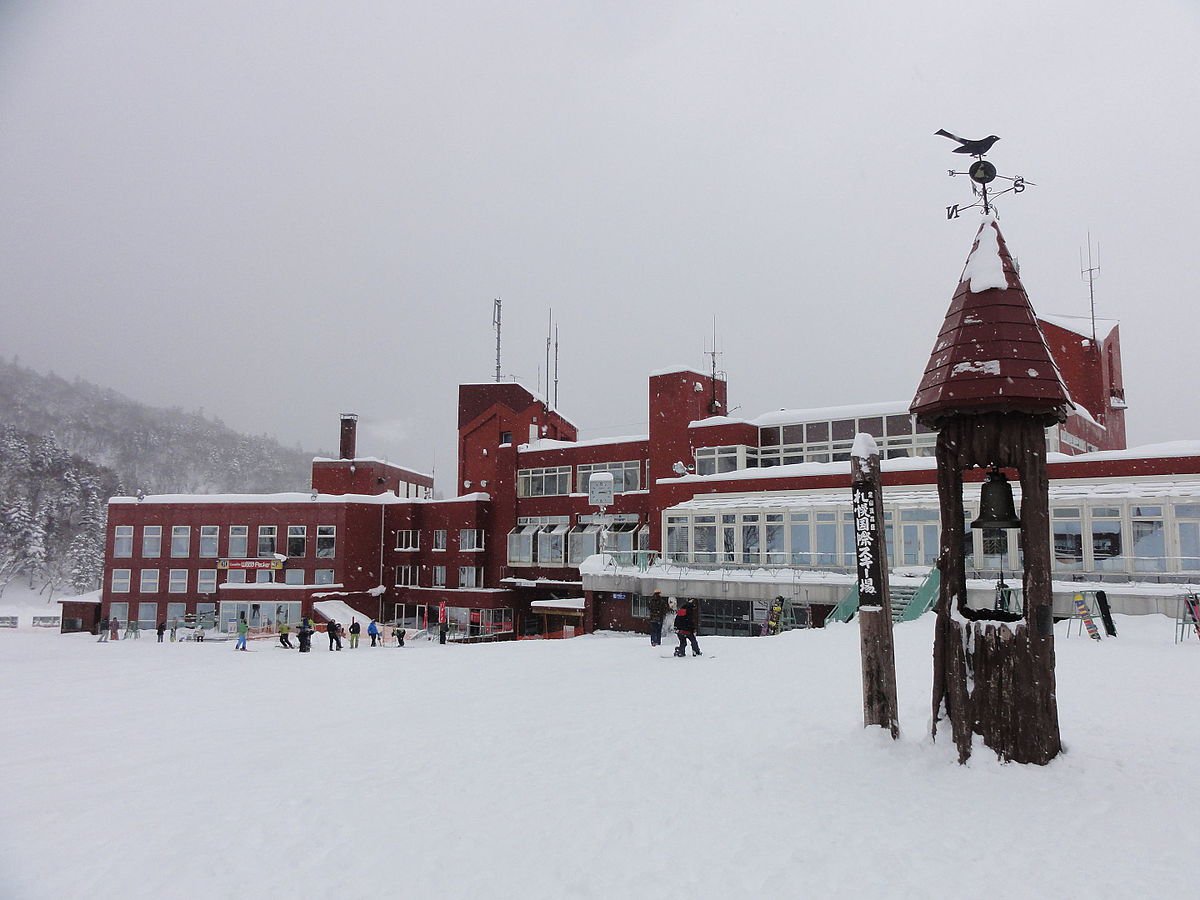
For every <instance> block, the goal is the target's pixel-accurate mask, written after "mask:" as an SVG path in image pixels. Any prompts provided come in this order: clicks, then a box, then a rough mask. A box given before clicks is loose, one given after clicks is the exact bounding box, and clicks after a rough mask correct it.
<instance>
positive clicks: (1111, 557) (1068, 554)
mask: <svg viewBox="0 0 1200 900" xmlns="http://www.w3.org/2000/svg"><path fill="white" fill-rule="evenodd" d="M1050 512H1051V541H1052V545H1053V550H1054V556H1053V568H1054V570H1055V571H1059V572H1095V573H1126V574H1131V575H1133V574H1138V573H1169V572H1197V571H1200V503H1190V502H1183V501H1181V502H1179V503H1174V504H1166V505H1163V504H1155V505H1149V504H1142V503H1137V502H1133V503H1128V504H1105V505H1101V504H1087V505H1085V504H1080V505H1076V506H1059V505H1055V506H1053V507H1052V508H1051V511H1050ZM965 518H966V521H967V522H969V521H970V520H971V519H972V518H973V514H972V513H971V512H970V511H968V512H967V513H966V516H965ZM884 533H885V537H886V540H887V545H888V562H889V565H892V566H931V565H933V564H934V561H935V560H936V559H937V555H938V553H939V552H940V541H941V529H940V522H939V513H938V510H936V509H928V508H905V509H890V510H889V509H885V511H884ZM963 551H964V555H965V556H966V565H967V567H968V568H969V569H988V570H1003V569H1014V570H1015V569H1019V568H1021V566H1022V565H1023V560H1024V555H1023V552H1022V548H1021V546H1020V530H1019V529H1009V530H1006V529H983V530H973V529H970V528H968V529H967V530H966V532H965V533H964V535H963ZM665 555H666V556H667V558H668V559H670V560H672V561H675V562H681V563H695V564H698V565H718V564H719V565H778V566H799V567H812V568H823V567H832V568H850V567H852V566H853V565H854V520H853V517H852V515H851V513H850V511H849V510H845V509H836V510H835V509H825V510H822V509H813V510H803V511H797V510H785V511H779V512H770V513H767V512H761V511H753V512H752V511H737V512H721V513H713V514H702V513H691V512H689V513H687V514H676V515H671V514H669V515H667V516H666V548H665Z"/></svg>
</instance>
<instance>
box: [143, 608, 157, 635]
mask: <svg viewBox="0 0 1200 900" xmlns="http://www.w3.org/2000/svg"><path fill="white" fill-rule="evenodd" d="M157 626H158V604H157V603H139V604H138V628H140V629H142V630H143V631H153V630H154V629H155V628H156V627H157Z"/></svg>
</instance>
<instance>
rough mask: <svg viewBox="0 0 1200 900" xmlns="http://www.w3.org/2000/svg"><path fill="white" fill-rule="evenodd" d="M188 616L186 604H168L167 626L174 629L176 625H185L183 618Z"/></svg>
mask: <svg viewBox="0 0 1200 900" xmlns="http://www.w3.org/2000/svg"><path fill="white" fill-rule="evenodd" d="M186 614H187V604H186V603H168V604H167V625H169V626H170V627H172V628H174V627H175V626H176V625H180V624H182V623H183V617H184V616H185V615H186Z"/></svg>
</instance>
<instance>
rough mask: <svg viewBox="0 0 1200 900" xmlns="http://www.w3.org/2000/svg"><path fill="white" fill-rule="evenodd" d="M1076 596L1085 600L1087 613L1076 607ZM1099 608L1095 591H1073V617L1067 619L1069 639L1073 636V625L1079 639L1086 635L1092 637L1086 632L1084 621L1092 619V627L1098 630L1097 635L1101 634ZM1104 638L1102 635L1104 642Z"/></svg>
mask: <svg viewBox="0 0 1200 900" xmlns="http://www.w3.org/2000/svg"><path fill="white" fill-rule="evenodd" d="M1075 594H1078V595H1079V596H1080V597H1082V598H1083V605H1084V610H1085V611H1081V610H1079V609H1078V607H1076V605H1075V596H1074V595H1075ZM1098 608H1099V604H1098V603H1097V602H1096V592H1095V591H1073V592H1072V595H1071V616H1070V618H1068V619H1067V637H1070V636H1071V626H1072V625H1074V626H1075V632H1076V634H1078V635H1079V637H1083V636H1084V635H1085V634H1087V635H1088V636H1089V637H1091V635H1090V633H1088V632H1086V631H1084V621H1085V620H1086V619H1091V621H1092V626H1093V627H1095V628H1096V630H1097V634H1099V633H1100V628H1099V626H1097V625H1096V616H1097V615H1098V613H1097V612H1096V610H1097V609H1098ZM1103 638H1104V635H1101V640H1103Z"/></svg>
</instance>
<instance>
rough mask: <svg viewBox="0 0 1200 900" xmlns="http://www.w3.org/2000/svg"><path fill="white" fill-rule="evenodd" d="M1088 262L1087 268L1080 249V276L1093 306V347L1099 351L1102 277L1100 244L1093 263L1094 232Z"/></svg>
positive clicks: (1089, 237) (1090, 236)
mask: <svg viewBox="0 0 1200 900" xmlns="http://www.w3.org/2000/svg"><path fill="white" fill-rule="evenodd" d="M1087 261H1088V264H1087V268H1084V265H1083V251H1082V250H1080V251H1079V276H1080V277H1081V278H1082V279H1083V280H1084V281H1086V282H1087V286H1088V301H1089V302H1090V303H1091V306H1092V348H1093V349H1094V350H1097V352H1098V351H1099V348H1098V347H1097V346H1096V279H1097V278H1099V277H1100V245H1099V244H1097V245H1096V264H1095V265H1094V266H1093V265H1092V233H1091V232H1090V231H1089V232H1088V259H1087Z"/></svg>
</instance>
